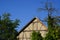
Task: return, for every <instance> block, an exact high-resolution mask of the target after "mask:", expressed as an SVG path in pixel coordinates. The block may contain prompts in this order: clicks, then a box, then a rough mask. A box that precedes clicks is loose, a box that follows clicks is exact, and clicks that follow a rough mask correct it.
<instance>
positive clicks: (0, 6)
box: [0, 0, 60, 30]
mask: <svg viewBox="0 0 60 40" xmlns="http://www.w3.org/2000/svg"><path fill="white" fill-rule="evenodd" d="M46 1H47V0H0V15H2V14H3V13H5V12H8V13H10V14H11V19H13V20H14V19H16V18H17V19H19V20H20V21H21V22H20V26H19V27H18V28H17V30H20V29H21V28H23V27H24V26H25V25H26V24H27V23H28V22H29V21H30V20H31V19H32V18H34V17H38V18H39V19H43V18H44V17H46V15H47V13H46V12H37V9H38V8H40V7H44V3H45V2H46ZM49 1H51V2H52V3H53V6H54V7H55V8H56V9H58V10H60V0H49Z"/></svg>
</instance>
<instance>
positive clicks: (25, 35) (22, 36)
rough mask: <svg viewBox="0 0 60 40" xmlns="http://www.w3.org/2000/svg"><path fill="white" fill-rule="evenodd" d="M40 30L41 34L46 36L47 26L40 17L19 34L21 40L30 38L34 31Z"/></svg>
mask: <svg viewBox="0 0 60 40" xmlns="http://www.w3.org/2000/svg"><path fill="white" fill-rule="evenodd" d="M33 30H35V31H40V30H41V31H40V33H41V36H42V37H45V35H46V33H47V31H45V30H47V28H46V26H44V25H43V24H42V22H40V21H39V20H38V19H35V20H34V21H33V22H32V23H31V24H30V25H29V26H28V27H27V28H25V29H24V30H23V31H22V32H21V33H20V34H19V35H18V36H17V38H19V40H30V36H31V33H32V31H33Z"/></svg>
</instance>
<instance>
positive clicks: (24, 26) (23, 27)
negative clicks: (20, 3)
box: [17, 17, 45, 36]
mask: <svg viewBox="0 0 60 40" xmlns="http://www.w3.org/2000/svg"><path fill="white" fill-rule="evenodd" d="M35 19H38V18H37V17H34V18H33V19H32V20H31V21H30V22H28V23H27V24H26V25H25V26H24V27H23V28H22V29H21V30H20V31H19V33H18V34H17V36H18V35H19V34H20V33H21V32H22V31H23V30H24V29H25V28H27V27H28V26H29V25H30V24H31V23H32V22H33V21H34V20H35ZM41 23H42V22H41ZM43 25H44V24H43ZM44 26H45V25H44Z"/></svg>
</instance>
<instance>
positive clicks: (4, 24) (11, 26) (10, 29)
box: [0, 13, 19, 40]
mask: <svg viewBox="0 0 60 40" xmlns="http://www.w3.org/2000/svg"><path fill="white" fill-rule="evenodd" d="M18 25H19V20H17V19H16V20H11V19H10V14H9V13H4V14H3V15H2V16H1V17H0V40H16V34H17V33H18V32H17V31H16V30H15V28H17V26H18Z"/></svg>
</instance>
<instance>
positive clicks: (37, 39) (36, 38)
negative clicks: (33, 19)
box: [31, 31, 43, 40]
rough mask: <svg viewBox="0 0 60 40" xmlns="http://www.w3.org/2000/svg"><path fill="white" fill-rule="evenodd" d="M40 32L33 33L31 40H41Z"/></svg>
mask: <svg viewBox="0 0 60 40" xmlns="http://www.w3.org/2000/svg"><path fill="white" fill-rule="evenodd" d="M42 39H43V38H42V36H41V34H40V32H36V31H33V32H32V35H31V40H42Z"/></svg>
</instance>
